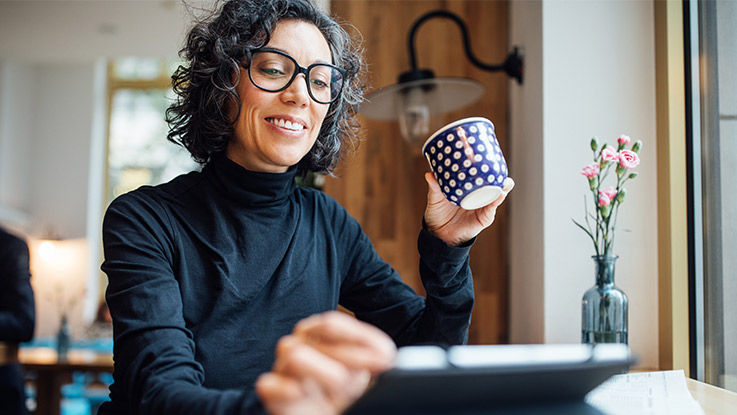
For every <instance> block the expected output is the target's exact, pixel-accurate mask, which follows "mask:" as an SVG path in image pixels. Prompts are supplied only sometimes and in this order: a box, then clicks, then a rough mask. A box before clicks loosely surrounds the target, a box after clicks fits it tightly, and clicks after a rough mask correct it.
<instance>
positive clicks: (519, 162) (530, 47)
mask: <svg viewBox="0 0 737 415" xmlns="http://www.w3.org/2000/svg"><path fill="white" fill-rule="evenodd" d="M542 42H543V39H542V4H541V3H540V2H539V1H513V2H511V4H510V44H511V45H515V46H521V47H522V53H523V55H524V59H525V68H524V84H523V85H517V83H516V82H510V83H511V86H510V111H509V114H510V126H511V128H510V131H511V139H510V140H509V147H510V151H509V153H510V157H511V158H510V160H509V170H510V174H511V176H512V177H513V178H514V181H515V189H514V191H512V193H511V195H510V197H509V199H507V201H506V202H505V203H508V204H509V207H508V209H509V211H510V213H511V214H510V215H509V218H510V234H509V242H510V244H511V247H512V249H510V258H509V268H510V274H511V276H512V278H511V279H510V281H509V290H510V297H511V298H510V301H509V307H510V310H509V314H510V325H509V326H510V333H509V339H510V342H512V343H544V341H545V336H544V335H545V332H544V329H545V327H544V322H545V317H544V316H545V302H544V297H543V283H544V275H545V272H544V265H545V263H544V259H545V257H544V254H545V249H544V239H545V238H544V235H545V229H544V227H543V208H544V205H543V194H544V191H545V178H544V177H543V176H542V168H543V163H544V160H543V144H542V143H543V115H544V114H543V100H542V75H543V62H542Z"/></svg>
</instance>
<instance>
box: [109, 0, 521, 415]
mask: <svg viewBox="0 0 737 415" xmlns="http://www.w3.org/2000/svg"><path fill="white" fill-rule="evenodd" d="M183 57H184V58H186V59H187V61H188V64H187V66H186V67H180V68H179V70H178V71H177V73H175V75H174V77H173V79H174V81H175V91H176V92H177V93H178V94H179V100H178V102H177V103H175V104H174V105H172V107H171V108H170V109H169V111H168V118H169V122H170V124H171V126H172V129H171V132H170V134H169V139H170V140H172V141H175V142H178V143H180V144H182V145H183V146H184V147H185V148H187V149H188V150H189V151H190V153H191V154H192V156H193V157H194V158H195V159H196V160H197V161H199V162H201V163H204V164H205V166H204V168H203V170H202V172H201V173H200V172H192V173H189V174H187V175H184V176H180V177H178V178H176V179H174V180H172V181H171V182H169V183H166V184H164V185H160V186H156V187H142V188H140V189H138V190H136V191H133V192H131V193H128V194H126V195H123V196H121V197H119V198H118V199H116V200H115V201H114V202H113V203H112V204H111V205H110V207H109V209H108V211H107V214H106V216H105V221H104V224H103V242H104V248H105V263H104V264H103V267H102V268H103V270H104V271H105V272H106V273H107V275H108V278H109V286H108V291H107V295H106V298H107V302H108V305H109V307H110V311H111V314H112V316H113V323H114V335H115V349H114V353H115V373H114V377H115V382H114V384H113V385H112V386H111V388H110V390H111V393H110V397H111V402H108V403H107V404H106V405H105V406H104V407H103V408H101V411H100V413H102V414H114V413H130V414H134V413H135V414H149V413H164V414H178V413H187V414H192V413H198V414H199V413H202V414H204V413H207V414H221V413H222V414H224V413H228V414H233V413H238V414H251V413H261V412H263V411H264V409H266V410H267V411H268V412H270V413H273V414H310V413H314V414H331V413H339V412H341V411H342V410H343V409H345V408H346V407H347V406H348V405H349V404H350V403H351V402H352V401H353V400H354V399H355V398H356V397H357V396H358V395H360V394H361V393H362V392H363V391H364V390H365V388H366V386H367V384H368V380H369V378H370V376H371V374H374V373H377V372H379V371H381V370H384V369H386V368H387V367H389V365H391V361H392V358H393V355H394V352H395V343H396V345H404V344H412V343H427V342H433V343H462V342H464V341H465V340H466V336H467V329H468V324H469V320H470V313H471V308H472V304H473V288H472V281H471V274H470V269H469V267H468V250H469V246H470V241H471V240H472V239H473V238H474V237H475V236H476V235H477V234H478V233H479V232H480V231H481V230H482V229H483V228H485V227H487V226H489V225H490V224H491V222H492V221H493V218H494V212H495V210H496V207H497V206H498V205H499V204H500V203H501V202H502V200H503V198H504V196H502V197H500V198H499V200H497V201H496V202H495V203H494V204H492V205H491V206H489V207H487V208H484V209H480V210H478V211H474V212H466V211H462V210H460V209H458V208H457V207H455V206H454V205H452V204H450V203H448V202H447V201H446V200H445V199H444V198H443V196H442V194H441V192H440V189H439V188H438V186H437V183H436V182H435V181H434V179H432V175H428V176H426V178H427V180H428V183H429V189H430V190H429V193H428V207H427V210H426V212H425V224H424V229H423V230H422V231H421V234H420V237H419V241H418V247H419V250H420V253H421V263H420V272H421V276H422V280H423V284H424V285H425V288H426V290H427V292H428V294H429V295H428V298H427V299H425V298H422V297H419V296H417V295H416V294H415V293H414V291H413V290H412V289H411V288H410V287H408V286H407V285H405V284H403V283H402V281H401V279H400V277H399V276H398V275H397V273H396V272H395V271H394V270H393V269H391V267H390V266H389V265H388V264H386V263H384V262H383V261H382V260H381V259H380V258H379V257H378V255H377V254H376V252H375V251H374V250H373V248H372V246H371V243H370V241H369V240H368V238H367V237H366V235H365V234H363V232H362V231H361V228H360V226H359V225H358V223H357V222H356V221H355V220H354V219H353V218H351V217H350V216H349V215H348V214H347V212H346V211H345V210H344V209H343V208H342V207H341V206H339V205H338V204H337V203H336V202H335V201H334V200H333V199H332V198H330V197H329V196H327V195H325V194H324V193H321V192H317V191H314V190H311V189H303V188H297V187H296V185H295V181H294V178H295V176H296V175H297V174H301V173H304V172H307V171H318V172H329V171H331V170H332V168H333V167H334V166H335V164H336V163H337V161H338V159H339V156H340V150H341V148H344V143H345V142H346V141H349V140H351V139H352V137H353V136H354V134H355V126H354V122H353V115H354V111H355V106H356V104H358V102H360V100H361V92H362V91H361V89H360V88H359V87H358V78H357V74H358V72H359V70H360V66H361V60H360V57H359V55H358V54H356V53H355V52H354V51H353V49H352V46H351V44H350V39H349V38H348V36H347V35H346V33H345V32H344V31H343V30H342V29H341V28H340V26H338V25H337V24H336V23H335V22H334V21H333V20H331V19H330V18H328V17H327V16H325V15H324V14H322V13H321V12H320V11H318V10H317V9H316V8H315V7H314V6H313V5H312V4H311V3H309V2H308V1H307V0H270V1H263V0H261V1H258V0H232V1H227V2H226V3H225V4H224V5H223V7H222V10H221V12H220V13H219V14H218V15H217V16H214V17H212V18H210V19H207V20H206V21H203V22H200V23H199V24H197V25H196V26H195V27H194V28H193V29H192V30H191V32H190V34H189V36H188V39H187V45H186V47H185V48H184V50H183ZM511 186H512V184H511V183H510V184H509V186H507V189H506V191H505V195H506V192H508V191H509V190H510V189H511ZM338 304H341V305H343V306H344V307H346V308H347V309H349V310H351V311H353V312H354V313H355V315H356V317H357V318H358V320H357V319H354V318H352V317H348V316H347V315H344V314H341V313H337V312H334V311H333V312H330V310H335V309H336V307H337V306H338ZM310 316H312V317H310ZM359 320H362V321H359ZM367 323H370V324H367ZM376 327H378V328H380V329H381V330H379V329H377V328H376ZM290 332H291V334H290ZM387 335H388V336H387ZM280 339H281V340H280ZM277 343H278V345H277Z"/></svg>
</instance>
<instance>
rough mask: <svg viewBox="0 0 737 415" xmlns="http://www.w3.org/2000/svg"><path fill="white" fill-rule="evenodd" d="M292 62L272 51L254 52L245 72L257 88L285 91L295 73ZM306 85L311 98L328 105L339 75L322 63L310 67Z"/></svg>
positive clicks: (335, 94) (335, 93) (337, 88)
mask: <svg viewBox="0 0 737 415" xmlns="http://www.w3.org/2000/svg"><path fill="white" fill-rule="evenodd" d="M296 70H297V68H296V64H295V63H294V61H293V60H292V59H290V58H289V57H287V56H284V55H282V54H280V53H276V52H267V51H262V52H257V53H254V54H253V56H252V57H251V64H250V66H249V71H250V75H251V80H252V81H253V83H254V84H255V85H256V86H258V87H259V88H262V89H265V90H268V91H274V92H276V91H280V90H282V89H284V88H286V87H287V86H288V85H289V83H290V81H291V80H292V79H293V75H294V74H295V73H296ZM308 74H309V75H308V76H307V78H308V79H307V80H308V82H307V85H308V88H309V92H310V94H311V95H312V98H313V99H314V100H315V101H317V102H320V103H324V104H326V103H329V102H331V101H333V100H334V99H336V98H337V97H338V95H339V94H340V90H341V88H342V84H343V75H342V74H341V73H340V72H339V71H338V70H337V69H336V68H334V67H332V66H330V65H326V64H319V63H318V64H314V65H310V67H309V72H308Z"/></svg>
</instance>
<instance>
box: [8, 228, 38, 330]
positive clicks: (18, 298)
mask: <svg viewBox="0 0 737 415" xmlns="http://www.w3.org/2000/svg"><path fill="white" fill-rule="evenodd" d="M6 241H7V243H6V245H5V246H3V247H2V249H0V341H6V342H24V341H29V340H31V338H32V337H33V327H34V323H35V316H36V312H35V308H34V303H33V289H32V288H31V272H30V270H29V263H28V261H29V255H28V246H27V245H26V243H25V242H23V241H22V240H20V239H17V238H15V237H12V238H7V239H6Z"/></svg>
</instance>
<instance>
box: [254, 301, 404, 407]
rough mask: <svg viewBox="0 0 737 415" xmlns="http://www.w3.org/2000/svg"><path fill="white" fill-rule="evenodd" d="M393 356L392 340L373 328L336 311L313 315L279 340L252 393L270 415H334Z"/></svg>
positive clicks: (351, 401)
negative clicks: (269, 366) (268, 368)
mask: <svg viewBox="0 0 737 415" xmlns="http://www.w3.org/2000/svg"><path fill="white" fill-rule="evenodd" d="M395 355H396V347H395V346H394V342H393V341H392V340H391V338H389V336H387V335H386V334H385V333H384V332H382V331H381V330H379V329H378V328H376V327H374V326H372V325H370V324H367V323H364V322H361V321H359V320H356V319H355V318H353V317H351V316H349V315H347V314H344V313H341V312H337V311H332V312H327V313H323V314H318V315H315V316H311V317H308V318H306V319H304V320H302V321H300V322H299V323H298V324H297V325H296V326H295V328H294V330H293V332H292V334H290V335H288V336H285V337H283V338H282V339H281V340H279V343H278V345H277V347H276V360H275V362H274V367H273V368H272V371H271V372H268V373H265V374H263V375H261V376H260V377H259V379H258V381H257V382H256V391H257V393H258V395H259V396H260V398H261V401H262V402H263V404H264V406H265V407H266V409H267V410H268V412H269V413H270V414H272V415H313V414H314V415H334V414H339V413H341V412H343V411H344V410H345V409H346V408H348V406H350V405H351V404H352V403H353V402H354V401H355V400H356V399H357V398H358V397H359V396H361V394H363V392H364V391H365V390H366V388H367V387H368V385H369V381H370V379H371V376H372V375H375V374H378V373H380V372H382V371H384V370H386V369H388V368H389V367H391V365H392V364H393V362H394V357H395Z"/></svg>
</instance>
